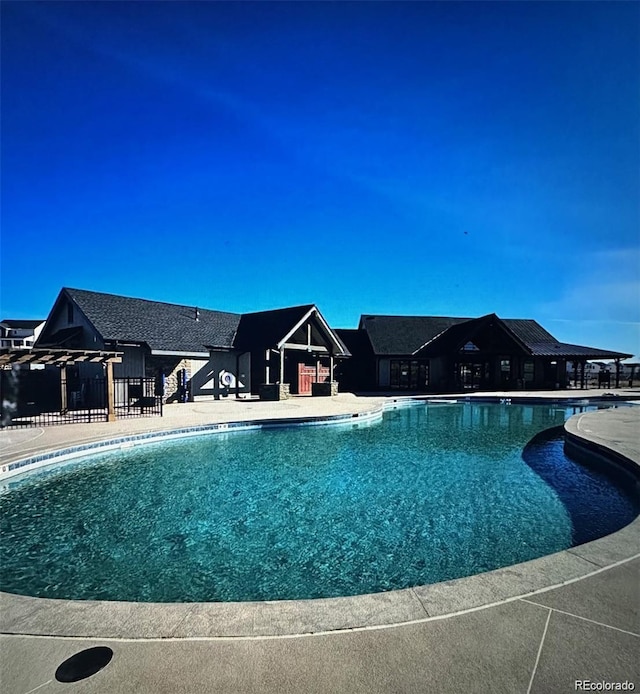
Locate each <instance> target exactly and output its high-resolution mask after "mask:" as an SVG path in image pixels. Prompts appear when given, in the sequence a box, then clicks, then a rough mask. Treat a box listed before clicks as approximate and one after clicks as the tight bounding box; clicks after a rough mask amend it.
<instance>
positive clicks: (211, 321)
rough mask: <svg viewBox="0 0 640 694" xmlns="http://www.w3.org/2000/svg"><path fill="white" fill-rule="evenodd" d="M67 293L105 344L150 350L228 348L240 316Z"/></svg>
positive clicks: (78, 291)
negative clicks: (135, 345) (133, 344)
mask: <svg viewBox="0 0 640 694" xmlns="http://www.w3.org/2000/svg"><path fill="white" fill-rule="evenodd" d="M64 291H66V293H67V294H68V295H69V296H70V297H71V298H72V299H73V301H74V302H75V303H76V304H77V305H78V306H79V308H80V309H81V311H82V312H83V313H84V314H85V316H86V317H87V318H88V319H89V320H90V321H91V322H92V323H93V325H94V326H95V328H96V329H97V330H98V332H99V333H100V334H101V335H102V337H103V339H105V340H107V341H111V340H114V341H115V340H118V341H120V342H141V343H146V344H148V345H149V347H150V348H151V349H152V350H159V351H169V352H185V353H204V352H207V348H208V347H209V346H211V347H223V348H230V347H231V346H232V344H233V338H234V336H235V333H236V330H237V328H238V324H239V322H240V314H237V313H225V312H222V311H209V310H207V309H198V320H196V307H195V306H182V305H179V304H167V303H163V302H160V301H148V300H147V299H133V298H130V297H126V296H117V295H115V294H102V293H100V292H90V291H86V290H84V289H68V288H65V290H64Z"/></svg>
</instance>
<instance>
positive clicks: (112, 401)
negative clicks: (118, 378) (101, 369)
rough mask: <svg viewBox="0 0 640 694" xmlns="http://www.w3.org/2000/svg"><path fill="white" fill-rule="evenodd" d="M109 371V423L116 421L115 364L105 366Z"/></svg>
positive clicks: (108, 363)
mask: <svg viewBox="0 0 640 694" xmlns="http://www.w3.org/2000/svg"><path fill="white" fill-rule="evenodd" d="M105 367H106V371H107V422H115V421H116V397H115V396H116V389H115V387H114V383H113V362H111V361H108V362H107V363H106V364H105Z"/></svg>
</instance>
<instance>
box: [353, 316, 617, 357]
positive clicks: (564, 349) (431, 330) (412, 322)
mask: <svg viewBox="0 0 640 694" xmlns="http://www.w3.org/2000/svg"><path fill="white" fill-rule="evenodd" d="M492 315H494V314H489V316H483V317H481V318H473V319H471V318H450V317H446V316H371V315H363V316H362V317H361V318H360V327H361V328H364V329H365V330H366V331H367V333H368V335H369V339H370V341H371V345H372V347H373V351H374V352H375V353H376V354H377V355H380V356H384V355H394V354H397V355H405V354H406V355H409V354H413V353H414V352H415V351H416V350H418V349H419V348H420V347H423V346H424V345H427V347H426V348H425V350H424V352H421V354H424V355H425V356H426V355H427V354H430V353H432V352H433V353H434V354H435V352H434V350H435V351H437V352H438V353H439V354H444V353H446V352H448V351H450V350H451V349H455V347H456V345H457V341H458V340H459V339H461V338H462V337H464V333H465V332H466V331H467V330H473V326H474V324H476V323H478V322H480V321H483V320H486V319H487V318H489V317H491V316H492ZM496 318H497V316H496ZM498 320H501V321H502V323H503V324H504V325H505V326H506V327H507V328H508V330H510V331H511V332H512V333H513V335H514V336H515V337H516V338H517V339H518V340H519V341H520V342H521V343H522V345H523V346H524V348H525V350H526V351H527V352H528V353H529V354H531V355H532V356H541V357H542V356H556V357H565V358H569V357H576V358H581V359H606V358H613V359H618V358H619V359H624V358H626V357H630V356H631V355H628V354H623V353H621V352H611V351H606V350H601V349H596V348H594V347H584V346H581V345H571V344H568V343H564V342H559V341H558V340H557V339H556V338H555V337H554V336H553V335H552V334H551V333H550V332H548V331H547V330H545V329H544V328H543V327H542V326H541V325H540V324H539V323H538V322H537V321H535V320H532V319H529V318H502V319H501V318H498ZM430 342H432V345H433V347H432V349H429V344H428V343H430Z"/></svg>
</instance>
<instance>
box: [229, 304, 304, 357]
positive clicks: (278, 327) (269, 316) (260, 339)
mask: <svg viewBox="0 0 640 694" xmlns="http://www.w3.org/2000/svg"><path fill="white" fill-rule="evenodd" d="M312 308H313V304H304V305H302V306H290V307H288V308H277V309H273V310H271V311H256V312H255V313H243V314H242V317H241V318H240V324H239V326H238V334H237V335H236V339H235V340H234V346H235V347H236V348H237V349H244V350H251V349H258V348H260V347H264V348H265V349H267V348H269V347H275V346H276V345H277V344H278V342H280V340H282V339H283V338H284V337H285V335H286V334H287V333H288V332H289V331H290V330H291V328H292V327H293V326H294V325H295V324H296V323H298V322H300V321H301V320H302V319H303V318H304V316H306V315H307V313H309V311H311V309H312Z"/></svg>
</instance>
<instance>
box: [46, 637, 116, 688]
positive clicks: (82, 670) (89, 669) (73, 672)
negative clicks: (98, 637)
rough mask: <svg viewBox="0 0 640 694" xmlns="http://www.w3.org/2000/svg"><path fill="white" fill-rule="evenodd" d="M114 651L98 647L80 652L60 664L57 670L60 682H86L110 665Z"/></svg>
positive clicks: (57, 677) (105, 647)
mask: <svg viewBox="0 0 640 694" xmlns="http://www.w3.org/2000/svg"><path fill="white" fill-rule="evenodd" d="M111 658H113V651H112V650H111V649H110V648H107V646H96V647H95V648H87V649H86V650H84V651H80V652H79V653H76V654H75V655H72V656H71V658H67V659H66V660H65V661H64V662H63V663H60V665H59V666H58V669H57V670H56V679H57V680H58V682H77V681H78V680H84V679H86V678H87V677H91V675H95V674H96V672H100V670H102V668H103V667H105V666H106V665H108V664H109V661H110V660H111Z"/></svg>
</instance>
